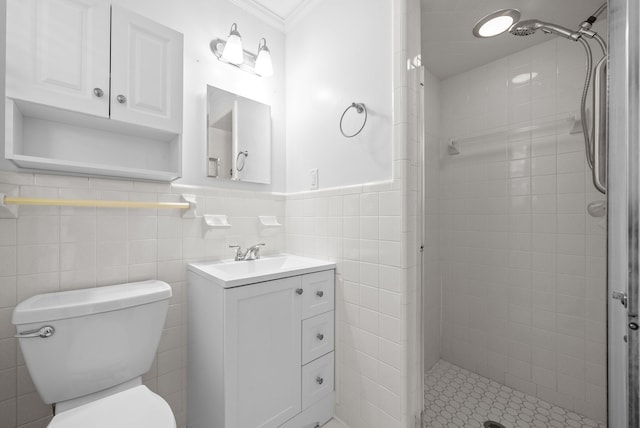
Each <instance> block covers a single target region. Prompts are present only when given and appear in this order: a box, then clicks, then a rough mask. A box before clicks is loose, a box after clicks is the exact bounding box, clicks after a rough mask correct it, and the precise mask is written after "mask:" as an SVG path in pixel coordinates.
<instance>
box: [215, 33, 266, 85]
mask: <svg viewBox="0 0 640 428" xmlns="http://www.w3.org/2000/svg"><path fill="white" fill-rule="evenodd" d="M209 46H210V47H211V50H212V51H213V53H214V55H215V56H216V58H218V59H219V60H220V61H222V62H226V63H227V64H230V65H233V66H234V67H238V68H239V69H241V70H243V71H246V72H248V73H251V74H255V75H258V76H262V77H266V76H272V75H273V64H272V62H271V51H270V50H269V48H268V47H267V40H266V39H265V38H262V39H260V42H259V43H258V53H257V54H254V53H252V52H249V51H246V50H244V49H243V48H242V39H241V38H240V33H238V26H237V25H236V23H233V25H232V26H231V31H230V32H229V38H228V39H227V40H226V41H225V40H222V39H215V40H212V41H211V43H210V45H209Z"/></svg>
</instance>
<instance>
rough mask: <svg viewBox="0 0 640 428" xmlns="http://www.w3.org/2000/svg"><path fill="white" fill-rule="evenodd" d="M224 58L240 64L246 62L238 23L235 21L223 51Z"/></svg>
mask: <svg viewBox="0 0 640 428" xmlns="http://www.w3.org/2000/svg"><path fill="white" fill-rule="evenodd" d="M222 58H224V59H225V60H227V61H228V62H229V63H231V64H235V65H240V64H242V63H243V62H244V52H243V49H242V38H241V37H240V33H238V24H236V23H235V22H234V23H233V24H232V25H231V30H230V31H229V37H228V38H227V42H226V43H225V45H224V50H223V51H222Z"/></svg>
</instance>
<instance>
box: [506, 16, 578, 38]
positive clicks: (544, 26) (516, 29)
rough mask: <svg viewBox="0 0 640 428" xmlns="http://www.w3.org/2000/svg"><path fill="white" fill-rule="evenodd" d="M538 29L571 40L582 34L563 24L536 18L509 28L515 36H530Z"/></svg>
mask: <svg viewBox="0 0 640 428" xmlns="http://www.w3.org/2000/svg"><path fill="white" fill-rule="evenodd" d="M538 30H540V31H542V32H543V33H546V34H555V35H558V36H562V37H564V38H567V39H571V40H577V39H578V38H580V35H579V34H578V33H577V32H575V31H571V30H569V29H568V28H565V27H563V26H561V25H556V24H550V23H548V22H543V21H538V20H536V19H527V20H525V21H520V22H517V23H515V24H513V26H511V28H509V32H510V33H511V34H513V35H514V36H530V35H532V34H534V33H535V32H536V31H538Z"/></svg>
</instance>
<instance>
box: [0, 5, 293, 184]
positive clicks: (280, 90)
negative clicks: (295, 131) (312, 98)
mask: <svg viewBox="0 0 640 428" xmlns="http://www.w3.org/2000/svg"><path fill="white" fill-rule="evenodd" d="M112 3H113V4H119V5H121V6H122V7H125V8H127V9H130V10H132V11H134V12H136V13H139V14H141V15H144V16H147V17H148V18H150V19H152V20H154V21H157V22H159V23H161V24H163V25H166V26H168V27H171V28H173V29H175V30H177V31H179V32H181V33H183V35H184V98H183V101H184V122H183V123H184V125H183V135H182V144H183V155H182V178H181V179H180V180H178V181H177V183H180V184H197V185H209V186H216V187H231V188H235V189H241V190H254V191H278V192H280V191H284V189H285V176H286V173H285V144H284V138H285V109H284V102H285V99H284V89H285V88H284V81H285V61H284V58H285V36H284V33H283V32H282V31H280V30H279V29H277V28H275V27H273V26H271V25H269V24H267V23H265V22H264V21H262V20H260V19H259V18H257V17H256V16H254V15H252V14H250V13H247V12H246V11H245V10H244V9H242V8H240V7H238V6H236V5H235V4H234V3H232V2H230V1H226V0H219V1H205V0H185V1H180V2H162V7H158V2H157V1H154V0H113V1H112ZM234 22H236V23H237V24H238V30H239V31H240V34H241V35H242V39H243V43H244V46H245V49H247V50H249V51H252V52H254V53H255V52H256V51H257V47H258V41H259V40H260V38H262V37H264V38H266V39H267V43H268V46H269V48H270V49H271V55H272V59H273V68H274V76H272V77H266V78H262V77H258V76H255V75H252V74H249V73H245V72H242V71H240V70H238V69H237V68H235V67H232V66H230V65H228V64H224V63H222V62H220V61H218V60H217V59H216V57H215V56H214V54H213V53H212V52H211V49H210V48H209V42H210V41H211V40H213V39H215V38H222V39H225V38H226V37H227V35H228V34H229V28H230V27H231V24H232V23H234ZM0 37H2V42H3V45H4V37H5V34H4V32H3V33H2V34H1V36H0ZM3 58H4V56H3ZM3 69H4V67H3ZM207 84H209V85H213V86H216V87H219V88H221V89H224V90H226V91H230V92H235V93H237V94H239V95H242V96H244V97H247V98H251V99H255V100H256V101H259V102H261V103H264V104H268V105H270V106H271V114H272V120H273V131H272V135H273V148H272V150H273V152H272V164H271V170H272V171H273V179H272V182H271V184H270V185H261V184H249V183H237V182H234V183H230V182H227V181H222V180H216V179H214V178H208V177H207V174H206V156H207V134H206V114H207V110H206V93H207ZM3 105H4V104H3ZM2 116H3V117H4V110H2ZM0 169H3V170H16V168H15V167H13V165H12V164H11V163H9V162H7V161H4V160H3V161H2V162H1V163H0Z"/></svg>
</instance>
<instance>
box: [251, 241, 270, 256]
mask: <svg viewBox="0 0 640 428" xmlns="http://www.w3.org/2000/svg"><path fill="white" fill-rule="evenodd" d="M266 245H267V244H265V243H264V242H261V243H259V244H255V245H252V246H251V247H249V248H248V249H247V259H248V260H256V259H259V258H260V247H264V246H266Z"/></svg>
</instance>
